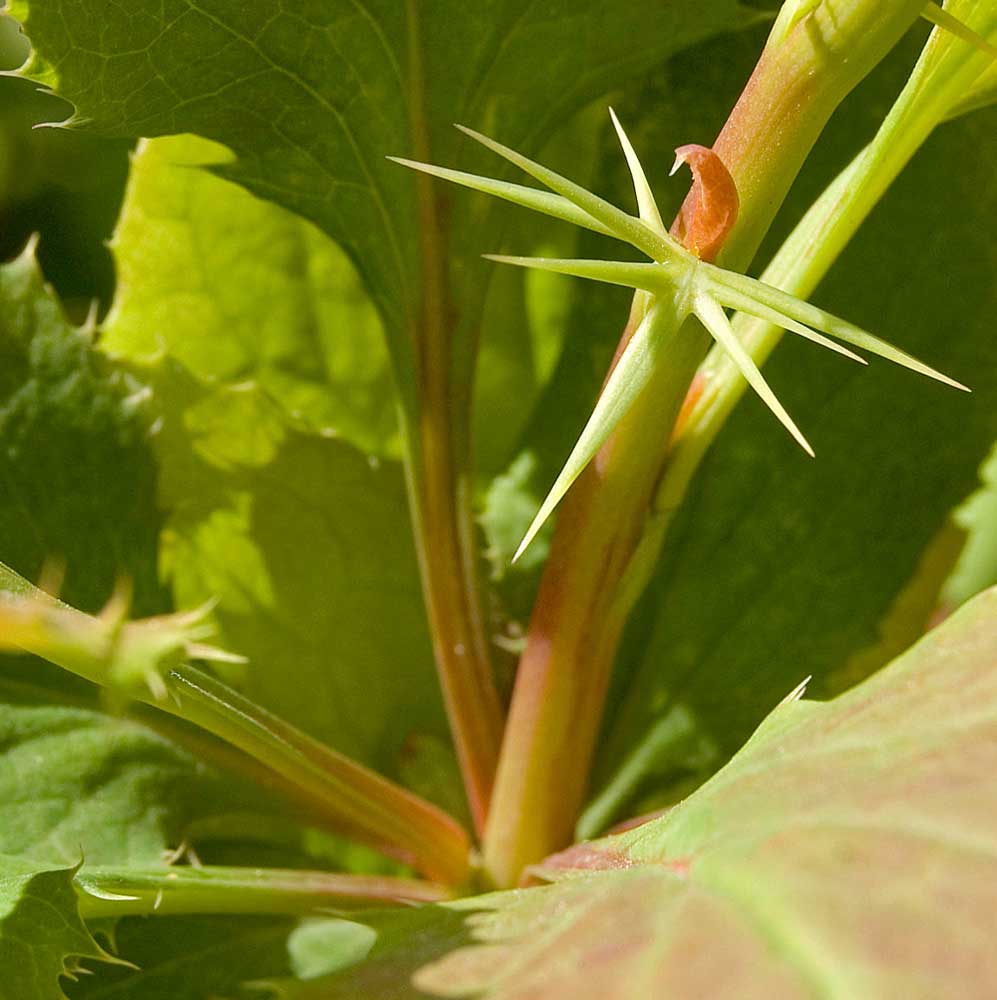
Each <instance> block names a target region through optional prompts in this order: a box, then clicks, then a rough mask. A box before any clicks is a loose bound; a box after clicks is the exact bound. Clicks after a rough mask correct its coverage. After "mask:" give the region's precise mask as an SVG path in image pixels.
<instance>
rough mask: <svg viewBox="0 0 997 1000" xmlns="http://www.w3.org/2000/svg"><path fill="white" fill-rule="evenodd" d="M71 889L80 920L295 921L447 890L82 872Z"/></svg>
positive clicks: (321, 880)
mask: <svg viewBox="0 0 997 1000" xmlns="http://www.w3.org/2000/svg"><path fill="white" fill-rule="evenodd" d="M75 883H76V887H77V895H78V898H79V906H80V915H81V916H82V917H83V919H84V920H94V919H98V918H101V917H113V918H117V917H130V916H148V915H151V914H156V915H158V916H170V915H176V914H185V915H186V914H193V913H218V914H263V913H266V914H288V915H292V916H297V915H307V914H313V913H320V912H322V911H325V912H329V911H330V910H340V909H345V908H353V907H364V906H389V905H392V904H397V903H437V902H441V901H443V900H445V899H449V898H451V893H450V892H449V890H447V889H446V888H445V887H443V886H441V885H436V884H434V883H432V882H423V881H421V880H418V879H403V878H392V877H390V876H386V875H338V874H330V873H329V872H318V871H301V870H298V869H280V868H225V867H214V866H209V867H203V868H166V869H164V868H150V869H145V870H143V869H133V868H115V867H84V868H83V869H81V870H80V871H79V872H77V874H76V877H75Z"/></svg>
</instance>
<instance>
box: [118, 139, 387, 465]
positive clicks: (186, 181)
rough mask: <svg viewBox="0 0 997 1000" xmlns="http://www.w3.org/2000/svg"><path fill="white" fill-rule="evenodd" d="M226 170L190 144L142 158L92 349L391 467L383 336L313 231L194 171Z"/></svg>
mask: <svg viewBox="0 0 997 1000" xmlns="http://www.w3.org/2000/svg"><path fill="white" fill-rule="evenodd" d="M228 159H230V157H228V156H227V155H226V151H225V150H224V149H222V148H220V147H218V146H216V145H214V144H213V143H210V142H207V141H205V140H203V139H198V138H196V137H193V136H178V137H173V138H164V139H153V140H149V141H146V142H143V143H141V144H140V146H139V148H138V150H137V151H136V152H135V154H134V155H133V157H132V164H131V174H130V178H129V185H128V191H127V195H126V198H125V203H124V206H123V208H122V214H121V218H120V219H119V221H118V225H117V228H116V230H115V235H114V240H113V242H112V249H113V250H114V254H115V261H116V264H117V268H118V286H117V291H116V293H115V298H114V308H113V311H112V312H111V314H110V315H109V316H108V318H107V320H106V321H105V323H104V325H103V330H102V335H101V347H102V348H103V349H104V350H105V351H107V352H108V353H109V354H111V355H112V356H115V357H121V358H125V359H128V360H130V361H132V362H139V363H143V364H145V365H152V364H155V363H161V362H162V361H163V359H164V358H166V357H169V358H173V359H176V360H177V361H179V362H180V363H181V364H182V365H184V367H185V368H186V369H187V370H188V371H189V372H191V374H193V375H195V376H196V377H197V378H198V379H199V380H200V381H201V382H203V383H205V384H208V385H211V386H213V387H214V388H215V389H216V390H218V391H224V390H226V389H230V388H232V387H235V386H239V385H244V384H246V383H252V384H254V385H256V386H258V387H259V389H260V390H261V391H262V392H263V393H265V394H266V395H267V396H268V397H270V398H271V399H273V400H274V401H275V402H276V403H277V404H278V408H279V410H281V411H283V412H284V414H286V418H287V419H288V420H291V421H293V422H295V423H297V424H298V425H300V426H302V427H307V428H309V429H311V430H313V431H315V432H316V433H322V434H325V435H327V436H333V435H334V436H337V437H343V438H346V439H347V440H349V441H351V442H353V443H354V444H357V445H358V446H359V447H361V448H363V449H364V450H366V451H375V452H378V453H385V452H387V453H392V454H397V452H398V440H397V427H396V423H397V418H396V412H395V394H394V390H393V388H392V385H391V376H390V372H389V370H388V364H387V358H386V356H385V348H384V342H383V334H382V329H381V324H380V321H379V319H378V316H377V313H376V312H375V310H374V308H373V306H371V304H370V303H369V301H368V300H367V297H366V294H365V292H364V291H363V288H362V287H361V286H360V284H359V281H358V279H357V277H356V274H355V272H354V270H353V267H352V265H351V264H350V263H349V261H348V260H347V259H346V257H345V255H344V254H343V252H342V251H341V250H339V249H338V248H337V247H336V246H335V245H334V244H333V243H332V242H331V241H330V240H329V239H328V237H326V236H324V235H323V234H322V233H321V232H319V231H318V230H317V229H316V228H315V227H314V226H312V225H310V224H308V223H306V222H303V221H302V220H300V219H298V218H295V216H293V215H291V214H290V213H289V212H287V211H284V210H283V209H280V208H278V207H277V206H275V205H273V204H269V203H267V202H264V201H260V200H259V199H257V198H254V197H252V196H251V195H249V194H248V193H247V192H246V191H244V190H243V189H241V188H239V187H237V186H236V185H235V184H232V183H230V182H228V181H225V180H222V179H220V178H218V177H216V176H214V175H213V174H211V173H209V172H208V170H204V169H197V168H198V167H199V166H202V165H209V164H215V165H217V164H223V163H225V162H226V160H228ZM243 417H244V418H245V417H246V414H243ZM250 430H251V425H250V424H249V421H248V420H245V419H244V426H243V431H244V433H249V432H250Z"/></svg>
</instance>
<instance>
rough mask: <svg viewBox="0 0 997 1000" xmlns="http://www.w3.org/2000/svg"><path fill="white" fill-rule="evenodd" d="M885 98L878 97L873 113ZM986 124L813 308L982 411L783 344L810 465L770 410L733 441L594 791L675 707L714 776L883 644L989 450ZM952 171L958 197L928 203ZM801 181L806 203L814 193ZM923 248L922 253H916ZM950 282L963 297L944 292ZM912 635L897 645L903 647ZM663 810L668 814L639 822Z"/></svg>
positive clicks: (615, 720)
mask: <svg viewBox="0 0 997 1000" xmlns="http://www.w3.org/2000/svg"><path fill="white" fill-rule="evenodd" d="M901 54H902V53H901ZM899 55H900V54H898V59H899ZM887 69H892V64H891V66H890V67H887ZM884 78H885V79H886V82H887V83H889V79H888V77H886V76H885V74H884ZM880 87H884V83H882V82H880V81H878V80H872V81H870V83H869V85H868V89H869V90H870V91H871V92H872V93H871V94H870V93H868V92H867V96H866V99H865V102H866V106H868V104H869V102H871V101H872V97H873V96H874V94H875V93H876V92H877V89H878V88H880ZM867 113H870V112H867V111H866V110H865V109H864V107H863V102H862V100H861V98H860V100H859V102H858V103H857V104H856V105H855V106H854V110H853V111H852V114H853V115H854V116H855V117H853V118H852V119H851V120H850V121H849V120H845V121H842V122H839V123H837V125H836V128H837V129H839V130H840V131H839V132H838V133H837V134H834V133H832V134H831V135H828V136H827V137H826V139H827V142H828V143H831V144H835V143H836V144H837V145H835V148H841V146H840V144H841V143H842V141H843V136H848V135H850V134H851V132H852V130H855V129H856V128H857V127H858V126H859V124H860V123H861V121H862V117H863V115H864V114H867ZM994 120H995V119H994V117H993V112H980V113H979V114H977V115H975V116H972V117H969V118H966V119H963V120H961V121H958V122H953V123H950V124H948V125H946V126H944V128H943V129H942V130H941V131H940V132H939V133H938V134H937V135H936V136H935V137H934V139H933V140H932V141H931V142H929V143H928V145H927V146H926V147H925V148H924V149H923V150H922V151H921V153H920V154H919V155H918V156H917V157H916V158H915V160H914V162H913V163H912V164H911V165H910V166H909V168H908V169H907V171H905V173H904V175H903V176H901V178H900V179H899V181H898V182H897V184H896V185H895V186H894V188H893V189H892V190H891V191H890V193H889V194H888V195H887V197H886V198H885V199H884V201H883V203H882V204H881V205H880V206H879V207H878V208H877V210H876V211H875V212H874V213H873V215H872V216H871V217H870V219H869V220H868V222H867V224H866V225H865V227H864V228H863V229H862V231H861V232H860V233H859V234H858V236H857V237H856V239H855V240H854V241H853V244H852V246H851V247H850V248H849V249H848V251H847V252H846V253H845V254H844V255H843V257H842V258H841V260H840V261H839V262H838V264H837V265H836V267H835V268H834V269H833V270H832V272H831V274H830V275H829V277H828V279H827V280H826V281H825V283H824V285H823V286H822V289H821V292H820V295H819V298H821V299H823V300H825V301H826V302H827V303H828V308H829V309H830V310H831V311H839V312H840V311H841V310H842V309H844V308H845V307H846V306H847V311H848V312H849V315H851V316H853V317H854V318H855V319H856V321H857V322H859V323H862V324H863V325H865V326H867V327H868V326H872V327H873V328H875V329H877V330H878V331H879V332H881V333H882V334H883V335H884V336H886V337H887V338H890V339H894V340H896V341H897V342H899V343H902V344H903V346H904V348H905V349H909V350H911V351H912V352H913V353H915V354H919V355H921V356H925V357H928V358H930V360H931V361H932V363H933V364H936V365H937V366H938V367H939V368H941V369H942V370H944V371H946V372H950V373H952V374H953V375H955V376H957V377H961V378H962V379H964V380H965V381H967V382H969V383H970V384H971V386H972V389H973V393H972V395H969V396H967V395H964V394H961V393H953V392H950V391H945V390H943V389H942V388H940V387H937V386H934V385H932V384H931V383H928V382H926V381H919V380H914V381H913V382H911V381H910V380H909V379H908V380H907V381H904V379H903V377H902V373H899V372H892V371H889V370H887V369H885V368H884V367H883V366H882V365H877V364H872V365H870V366H869V368H868V369H861V370H859V369H855V370H854V371H853V370H852V366H844V365H842V366H831V365H828V364H826V362H824V361H823V359H822V358H821V357H820V356H819V355H818V356H817V358H816V359H814V358H813V355H812V353H809V352H806V350H805V345H804V346H803V348H800V347H798V346H797V345H795V344H790V343H785V344H783V345H782V346H781V347H780V349H779V351H778V352H777V354H776V355H775V356H774V357H773V358H772V359H771V360H770V362H769V363H768V364H767V365H766V368H765V374H766V378H768V379H770V380H771V382H772V384H773V385H775V386H779V387H782V388H780V395H781V399H782V401H783V403H784V404H785V405H786V407H787V409H788V410H790V411H791V412H792V413H794V415H796V416H797V417H798V418H799V419H800V420H801V422H805V424H806V426H807V428H808V437H809V438H810V440H811V441H812V442H813V444H814V448H815V450H816V452H817V454H818V461H816V462H815V463H803V464H801V463H800V462H799V461H798V459H797V458H796V457H795V456H793V455H792V453H791V450H789V449H787V448H786V447H785V446H784V444H783V443H781V442H774V441H772V440H770V439H766V437H765V423H766V417H767V414H765V413H764V412H760V409H761V408H759V407H757V406H756V405H754V404H753V403H751V402H747V401H746V402H744V403H743V404H742V405H740V406H739V408H738V410H737V413H736V415H735V416H734V418H733V419H732V420H731V421H729V423H728V424H727V425H726V427H725V428H724V430H723V432H722V433H721V435H720V437H719V438H718V440H717V441H716V443H715V444H714V446H713V447H712V449H711V452H710V454H709V455H708V456H707V458H706V460H705V461H704V462H703V463H702V466H701V467H700V469H699V472H698V474H697V476H696V478H695V480H694V481H693V485H692V487H691V489H690V492H689V494H688V495H687V501H686V503H685V505H684V508H683V510H682V511H681V512H680V514H679V516H678V518H677V519H676V521H675V523H674V524H673V526H672V528H671V529H670V537H669V540H668V542H667V546H666V552H665V554H664V556H663V558H662V560H661V562H660V564H659V567H658V569H657V572H656V575H655V579H654V581H653V583H652V585H651V588H650V590H649V592H648V594H647V595H646V597H645V603H644V606H643V609H642V612H641V615H640V619H639V620H638V621H637V623H636V625H635V627H634V628H633V629H632V630H631V631H630V633H629V636H628V638H627V640H626V643H627V644H626V647H625V650H624V657H623V660H622V661H621V662H622V667H623V669H622V671H621V673H620V674H619V676H618V678H617V685H618V686H617V688H616V692H617V694H616V698H617V699H618V700H617V703H616V705H617V707H616V708H614V709H612V710H611V713H610V717H609V721H608V724H607V730H606V732H607V737H608V738H607V742H606V744H605V751H604V755H603V758H602V761H601V767H600V774H599V778H598V781H597V787H599V786H602V785H603V783H608V782H609V781H611V780H612V779H611V776H612V775H613V774H614V773H619V770H620V768H622V767H624V766H625V761H626V760H627V759H628V758H629V759H634V758H635V757H636V756H637V755H640V754H641V753H642V750H641V741H642V739H643V738H645V737H646V738H649V739H650V738H652V737H651V734H652V732H653V728H654V726H655V724H656V723H657V722H658V721H660V720H662V719H665V718H666V717H667V716H668V714H669V713H670V712H672V711H679V710H680V709H681V710H683V711H688V712H690V713H691V714H692V715H693V717H694V718H695V719H696V720H697V721H698V723H699V724H700V726H701V729H702V732H703V735H704V736H705V738H707V739H709V740H710V741H712V742H714V743H715V744H716V745H717V747H718V751H719V755H720V759H721V760H722V759H723V758H725V757H726V756H729V754H730V753H732V752H733V751H734V750H735V749H736V747H737V745H738V743H739V741H740V740H742V739H743V738H744V737H745V736H746V735H747V733H748V732H750V731H751V729H752V728H753V727H754V726H755V725H756V724H757V722H758V720H759V719H760V718H761V717H762V715H763V714H764V712H765V709H766V707H767V705H769V704H771V702H772V700H773V699H774V698H776V697H778V696H780V694H781V693H783V692H785V691H788V690H790V689H791V688H792V687H793V686H794V685H795V684H796V683H798V681H800V680H801V679H802V678H803V677H806V676H808V675H811V674H812V675H813V677H814V681H813V687H812V690H813V691H814V692H815V693H817V694H820V693H821V692H822V691H825V690H827V688H826V687H825V685H826V684H828V683H829V682H830V681H831V680H832V679H833V677H834V675H835V672H836V671H838V670H839V669H840V668H841V667H842V666H843V665H844V664H845V663H846V661H848V660H849V659H850V657H851V656H852V655H853V654H854V653H856V652H857V651H859V650H861V649H865V648H867V647H870V646H873V645H875V643H876V642H877V639H878V634H877V633H878V628H879V624H880V622H881V621H882V620H883V618H884V617H885V615H886V614H887V611H888V609H889V608H890V606H891V605H892V603H893V601H894V600H895V598H896V596H897V595H898V594H899V593H900V591H901V590H902V589H903V588H904V586H905V585H906V584H907V582H908V581H909V580H910V579H911V577H912V576H913V575H914V572H915V567H916V565H917V563H918V560H919V559H920V557H921V554H922V553H923V552H924V550H925V549H926V548H927V546H928V544H929V542H930V541H931V539H932V538H934V537H935V535H936V533H937V532H938V531H939V529H940V527H941V525H942V524H943V522H944V521H945V519H946V518H947V516H948V513H949V511H951V510H952V508H953V507H955V506H956V504H958V503H959V502H960V501H961V500H962V499H963V498H964V497H966V496H967V495H968V494H969V493H970V492H971V491H972V489H973V488H974V484H975V482H976V469H977V467H978V465H979V463H980V462H981V461H982V459H983V456H984V455H985V454H986V452H987V450H988V448H989V447H990V445H991V444H992V442H993V440H994V438H995V436H997V377H995V373H997V344H995V341H994V339H993V337H992V336H991V327H992V316H993V312H994V307H995V302H997V300H995V298H994V288H993V282H992V280H991V277H990V275H991V269H992V262H993V260H994V254H995V252H997V250H995V247H997V244H995V243H994V236H993V232H992V231H991V230H989V229H987V228H986V227H981V226H980V225H979V223H978V220H979V219H980V218H983V217H987V216H988V213H989V214H992V213H993V212H994V211H997V191H995V190H994V188H993V186H992V185H989V184H988V183H987V180H986V179H987V178H989V176H990V174H991V172H992V171H991V165H992V159H993V155H994V130H993V123H994ZM954 164H958V169H957V170H956V169H955V168H954V166H953V165H954ZM940 171H948V172H949V174H950V182H949V183H947V184H946V186H945V188H944V190H935V189H934V187H933V180H932V178H935V177H937V176H938V175H939V172H940ZM801 180H802V181H803V185H804V187H803V197H807V196H809V194H810V191H809V190H808V186H809V185H812V184H813V183H814V180H813V179H811V178H808V177H804V178H801ZM926 190H931V191H932V192H933V194H932V196H931V197H930V198H927V199H926V198H925V197H924V192H925V191H926ZM791 213H792V209H791ZM981 213H982V214H981ZM792 217H794V216H793V215H792V214H791V215H790V218H792ZM915 244H918V245H920V246H922V248H923V249H922V250H921V251H919V252H917V253H914V254H912V253H911V252H910V248H911V247H912V246H913V245H915ZM942 247H944V250H942V249H941V248H942ZM953 275H958V282H959V288H960V293H959V295H958V296H956V297H953V296H952V295H951V294H949V292H948V291H947V290H948V289H950V287H951V281H952V280H953ZM856 371H858V372H859V374H858V375H856V374H855V372H856ZM915 637H916V633H910V632H908V633H907V634H906V635H904V636H899V637H894V638H895V639H898V640H899V641H900V642H902V643H903V644H904V645H906V644H908V643H909V642H910V641H912V640H913V639H914V638H915ZM631 668H633V669H631ZM683 767H684V763H683V761H682V760H681V759H680V758H676V757H675V756H674V755H671V754H669V753H665V754H664V755H659V756H658V759H657V760H655V761H653V762H652V763H650V764H648V765H647V766H646V767H645V768H644V769H643V771H642V774H640V773H636V772H635V773H634V774H633V775H632V780H631V782H630V793H631V795H632V794H633V793H634V792H639V791H640V787H641V782H642V781H646V780H647V779H648V777H649V775H652V774H656V775H658V776H659V778H658V780H656V781H655V782H654V787H655V792H656V794H658V793H661V792H662V791H663V786H664V784H665V781H664V780H661V779H663V778H664V777H666V776H667V775H668V774H669V773H670V772H676V771H678V772H681V770H682V768H683ZM656 804H663V800H661V799H652V800H649V801H641V802H639V803H634V804H632V805H631V806H630V808H631V809H633V810H634V811H644V809H645V808H653V807H654V806H655V805H656ZM618 815H619V814H618ZM586 829H588V828H586Z"/></svg>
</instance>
